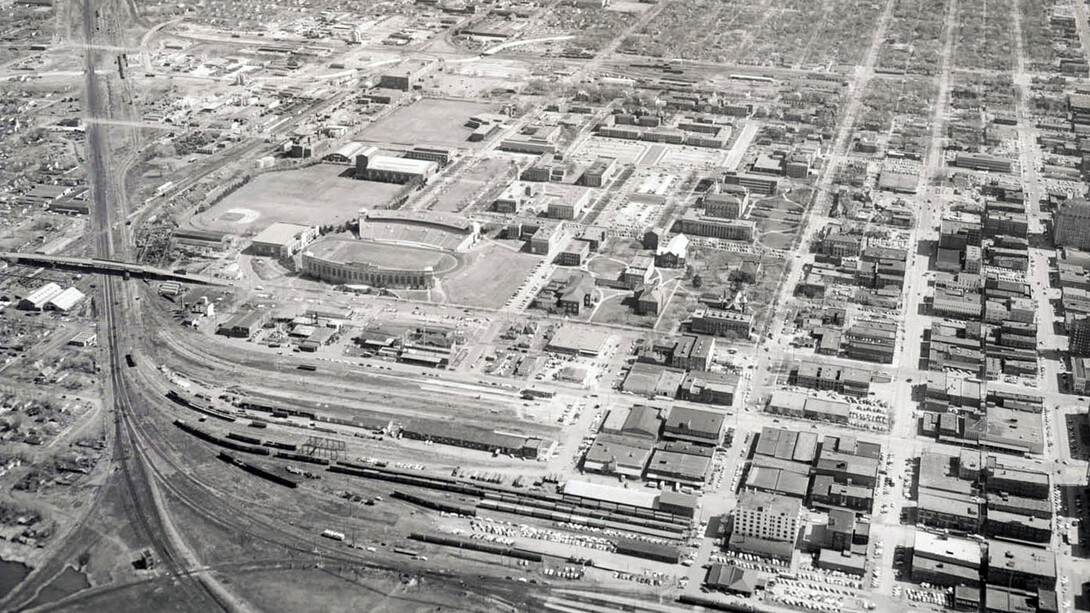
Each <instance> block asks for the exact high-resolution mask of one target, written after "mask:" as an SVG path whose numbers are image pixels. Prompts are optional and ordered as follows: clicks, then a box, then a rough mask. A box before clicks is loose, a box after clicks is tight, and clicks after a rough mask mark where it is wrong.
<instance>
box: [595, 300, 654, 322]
mask: <svg viewBox="0 0 1090 613" xmlns="http://www.w3.org/2000/svg"><path fill="white" fill-rule="evenodd" d="M634 302H635V300H633V299H632V295H631V294H629V293H624V294H620V295H617V296H612V297H610V298H608V299H606V300H603V301H602V303H601V304H600V305H599V306H598V310H597V311H595V313H594V317H591V321H593V322H595V323H602V324H621V325H625V326H637V327H646V328H651V327H654V325H655V322H656V321H657V320H658V318H657V317H656V316H654V315H639V314H637V313H636V311H635V310H634V309H633V308H632V307H633V306H634V305H633V304H632V303H634Z"/></svg>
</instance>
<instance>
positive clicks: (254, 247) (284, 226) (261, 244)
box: [250, 222, 318, 258]
mask: <svg viewBox="0 0 1090 613" xmlns="http://www.w3.org/2000/svg"><path fill="white" fill-rule="evenodd" d="M316 238H318V228H317V227H313V226H303V225H299V224H293V223H282V222H276V223H274V224H272V225H271V226H269V227H268V228H265V229H264V230H262V231H261V232H260V233H258V235H257V236H255V237H254V240H253V242H252V243H250V251H252V252H253V253H254V255H264V256H269V257H274V258H290V257H291V256H293V255H295V254H296V253H298V252H300V251H302V250H303V248H305V247H306V246H307V245H309V244H310V243H311V242H313V241H314V239H316Z"/></svg>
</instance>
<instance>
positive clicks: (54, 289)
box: [24, 281, 63, 307]
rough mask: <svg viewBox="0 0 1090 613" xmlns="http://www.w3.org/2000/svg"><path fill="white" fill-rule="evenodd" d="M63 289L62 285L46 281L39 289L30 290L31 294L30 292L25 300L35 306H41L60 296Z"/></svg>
mask: <svg viewBox="0 0 1090 613" xmlns="http://www.w3.org/2000/svg"><path fill="white" fill-rule="evenodd" d="M62 291H63V290H62V289H61V286H59V285H57V284H56V283H53V282H52V281H50V282H49V283H46V284H45V285H43V286H41V287H39V288H38V289H36V290H34V291H32V292H30V294H28V295H27V297H26V298H24V300H26V301H27V302H29V303H31V304H33V305H35V306H38V307H40V306H42V305H44V304H45V303H47V302H49V301H50V300H52V299H53V298H54V297H56V296H58V295H59V294H60V293H61V292H62Z"/></svg>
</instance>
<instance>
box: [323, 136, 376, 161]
mask: <svg viewBox="0 0 1090 613" xmlns="http://www.w3.org/2000/svg"><path fill="white" fill-rule="evenodd" d="M366 147H367V146H366V145H364V144H363V143H360V142H356V141H352V142H348V143H345V144H343V145H341V147H340V148H339V149H337V150H336V151H334V152H332V153H328V154H326V155H325V156H324V157H323V158H322V161H323V162H330V163H333V164H345V165H347V164H351V163H352V162H353V160H355V159H356V156H357V155H358V154H359V153H360V151H363V150H364V149H365V148H366Z"/></svg>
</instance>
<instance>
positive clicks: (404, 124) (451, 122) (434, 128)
mask: <svg viewBox="0 0 1090 613" xmlns="http://www.w3.org/2000/svg"><path fill="white" fill-rule="evenodd" d="M494 110H495V109H494V108H493V107H492V106H491V105H488V104H482V103H479V102H465V101H460V100H441V99H437V98H426V99H424V100H419V101H417V102H414V103H413V104H410V105H409V106H407V107H404V108H400V109H398V110H396V111H394V112H393V113H392V114H391V115H389V116H388V117H385V118H383V119H381V120H379V121H378V122H377V123H375V124H373V125H372V126H371V127H369V128H367V129H366V130H364V131H363V133H362V136H361V139H362V140H365V141H373V142H379V143H391V144H398V145H404V146H413V145H433V146H437V147H475V146H477V145H478V144H479V143H471V142H469V141H468V140H467V139H468V138H469V135H470V133H471V132H473V130H471V129H469V128H467V127H466V126H465V123H466V121H468V120H469V118H470V117H472V116H473V115H479V114H482V113H491V112H493V111H494Z"/></svg>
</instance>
